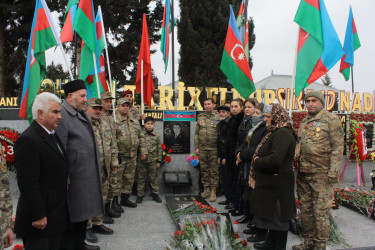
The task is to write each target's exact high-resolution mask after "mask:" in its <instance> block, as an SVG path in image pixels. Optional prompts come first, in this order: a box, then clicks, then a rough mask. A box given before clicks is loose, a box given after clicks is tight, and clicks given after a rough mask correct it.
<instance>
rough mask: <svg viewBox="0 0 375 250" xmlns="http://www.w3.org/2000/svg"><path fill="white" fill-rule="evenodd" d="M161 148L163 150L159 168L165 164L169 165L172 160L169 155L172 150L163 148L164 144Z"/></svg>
mask: <svg viewBox="0 0 375 250" xmlns="http://www.w3.org/2000/svg"><path fill="white" fill-rule="evenodd" d="M161 148H162V149H163V153H162V157H161V158H162V160H161V164H160V165H161V166H164V164H165V163H170V162H171V161H172V158H171V156H170V155H169V154H171V153H172V151H173V150H172V148H167V146H165V144H161Z"/></svg>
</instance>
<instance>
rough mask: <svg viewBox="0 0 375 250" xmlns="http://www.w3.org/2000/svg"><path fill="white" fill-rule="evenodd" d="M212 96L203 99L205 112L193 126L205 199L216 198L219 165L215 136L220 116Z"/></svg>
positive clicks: (212, 199)
mask: <svg viewBox="0 0 375 250" xmlns="http://www.w3.org/2000/svg"><path fill="white" fill-rule="evenodd" d="M214 108H215V103H214V100H213V99H212V98H208V99H206V100H205V101H204V110H205V112H204V113H202V114H200V115H198V120H197V126H196V127H195V136H194V146H195V154H196V155H198V156H199V162H200V170H201V173H202V184H203V187H204V192H203V193H202V194H201V196H202V197H203V198H205V199H207V198H210V201H211V202H213V201H215V200H216V189H217V186H218V184H219V165H218V163H217V138H218V129H219V126H218V124H219V122H220V117H219V115H218V113H217V111H216V110H214Z"/></svg>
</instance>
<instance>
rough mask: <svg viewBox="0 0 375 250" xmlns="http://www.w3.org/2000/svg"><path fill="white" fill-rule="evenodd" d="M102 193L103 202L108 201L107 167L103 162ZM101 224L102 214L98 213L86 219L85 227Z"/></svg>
mask: <svg viewBox="0 0 375 250" xmlns="http://www.w3.org/2000/svg"><path fill="white" fill-rule="evenodd" d="M101 172H102V193H103V203H108V201H107V197H108V189H109V181H108V180H109V169H107V168H106V167H105V166H104V164H102V169H101ZM101 224H103V215H98V216H95V217H93V218H92V219H89V220H88V221H87V227H86V228H87V229H90V228H92V225H96V226H100V225H101Z"/></svg>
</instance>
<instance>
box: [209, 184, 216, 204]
mask: <svg viewBox="0 0 375 250" xmlns="http://www.w3.org/2000/svg"><path fill="white" fill-rule="evenodd" d="M214 201H216V188H215V187H213V188H211V196H210V202H214Z"/></svg>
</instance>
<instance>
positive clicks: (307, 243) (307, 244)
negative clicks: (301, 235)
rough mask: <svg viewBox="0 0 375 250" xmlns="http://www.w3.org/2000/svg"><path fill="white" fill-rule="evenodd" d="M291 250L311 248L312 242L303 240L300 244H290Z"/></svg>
mask: <svg viewBox="0 0 375 250" xmlns="http://www.w3.org/2000/svg"><path fill="white" fill-rule="evenodd" d="M292 249H293V250H312V249H314V243H313V242H312V241H306V240H305V241H304V242H302V243H301V244H298V245H294V246H292Z"/></svg>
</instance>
